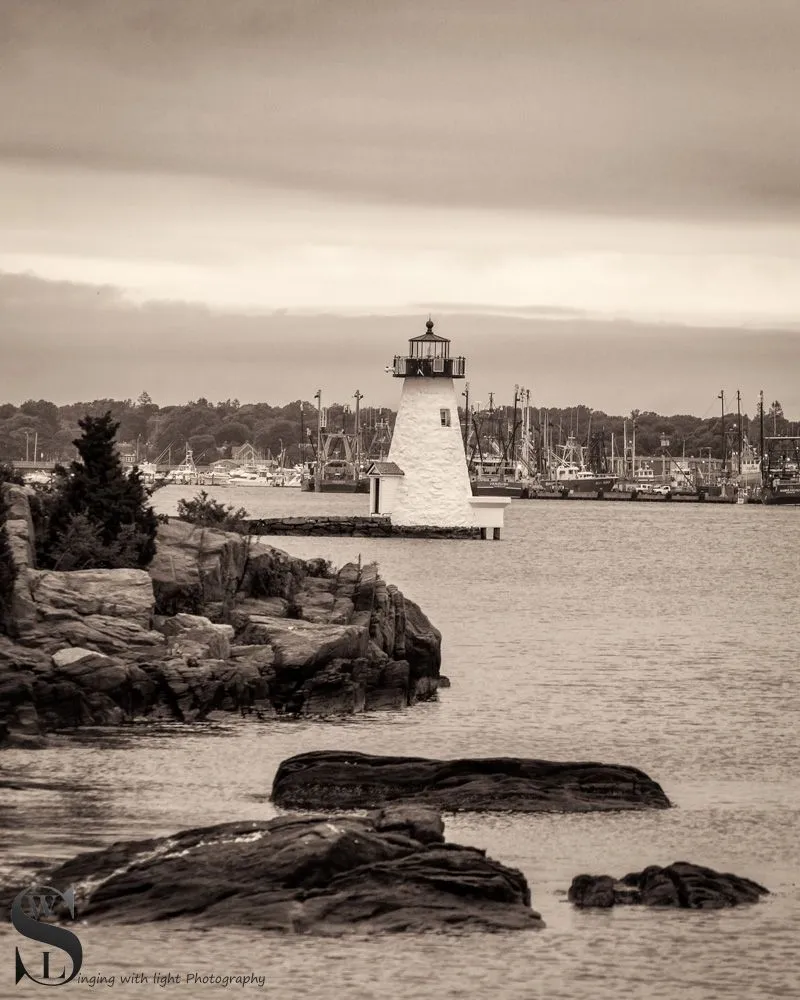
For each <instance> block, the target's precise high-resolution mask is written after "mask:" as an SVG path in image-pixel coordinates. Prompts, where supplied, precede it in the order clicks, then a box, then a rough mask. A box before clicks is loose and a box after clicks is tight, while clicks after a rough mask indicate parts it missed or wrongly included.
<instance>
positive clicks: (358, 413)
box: [353, 389, 364, 481]
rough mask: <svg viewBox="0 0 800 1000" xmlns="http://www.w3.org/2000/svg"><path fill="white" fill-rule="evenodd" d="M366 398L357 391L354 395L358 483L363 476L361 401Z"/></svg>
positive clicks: (356, 475) (354, 429)
mask: <svg viewBox="0 0 800 1000" xmlns="http://www.w3.org/2000/svg"><path fill="white" fill-rule="evenodd" d="M363 398H364V396H363V395H362V394H361V393H360V392H359V391H358V389H356V391H355V392H354V393H353V399H355V401H356V417H355V427H354V428H353V433H354V435H355V439H356V455H355V458H356V468H355V479H356V481H358V477H359V476H360V475H361V423H360V417H361V408H360V404H361V400H362V399H363Z"/></svg>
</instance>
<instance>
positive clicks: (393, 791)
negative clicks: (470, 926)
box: [272, 750, 671, 812]
mask: <svg viewBox="0 0 800 1000" xmlns="http://www.w3.org/2000/svg"><path fill="white" fill-rule="evenodd" d="M272 799H273V801H274V802H275V803H277V804H278V805H280V806H285V807H287V808H293V809H367V808H373V807H375V806H380V805H383V804H385V803H389V802H393V801H398V800H402V801H412V802H420V803H423V804H425V805H429V806H432V807H434V808H437V809H442V810H445V811H447V812H455V811H460V810H471V811H475V812H489V811H515V812H595V811H609V810H619V809H666V808H669V806H670V805H671V803H670V801H669V799H668V798H667V796H666V795H665V794H664V791H663V789H662V788H661V786H660V785H659V784H658V783H657V782H655V781H653V779H652V778H650V777H648V775H646V774H645V773H644V771H640V770H638V769H637V768H635V767H626V766H623V765H620V764H598V763H560V762H556V761H546V760H527V759H525V758H521V757H495V758H485V759H481V758H476V759H469V758H465V759H461V760H429V759H426V758H424V757H382V756H374V755H371V754H363V753H348V752H346V751H339V750H317V751H313V752H311V753H304V754H299V755H298V756H296V757H290V758H289V759H288V760H285V761H283V762H282V763H281V765H280V767H279V768H278V771H277V773H276V775H275V780H274V782H273V785H272Z"/></svg>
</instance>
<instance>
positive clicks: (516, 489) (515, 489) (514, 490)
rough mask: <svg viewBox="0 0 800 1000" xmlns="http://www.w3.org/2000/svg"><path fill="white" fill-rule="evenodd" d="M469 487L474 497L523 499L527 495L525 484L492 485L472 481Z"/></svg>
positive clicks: (527, 488)
mask: <svg viewBox="0 0 800 1000" xmlns="http://www.w3.org/2000/svg"><path fill="white" fill-rule="evenodd" d="M470 485H471V487H472V495H473V496H474V497H517V498H520V499H524V498H526V497H527V496H528V495H529V487H528V485H527V483H492V482H488V481H486V482H482V481H481V480H480V479H477V480H475V479H473V480H472V482H471V483H470Z"/></svg>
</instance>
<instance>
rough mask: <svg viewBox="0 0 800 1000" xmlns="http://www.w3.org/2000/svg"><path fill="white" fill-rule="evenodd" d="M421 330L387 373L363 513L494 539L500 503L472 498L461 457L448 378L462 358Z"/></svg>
mask: <svg viewBox="0 0 800 1000" xmlns="http://www.w3.org/2000/svg"><path fill="white" fill-rule="evenodd" d="M433 325H434V324H433V320H431V319H429V320H428V322H427V323H426V331H425V333H424V334H422V335H421V336H419V337H412V338H411V339H410V340H409V342H408V353H407V354H405V355H397V356H395V359H394V362H393V364H392V365H391V366H390V367H389V368H388V369H387V371H389V372H391V374H392V375H393V377H394V378H401V379H402V380H403V391H402V395H401V397H400V407H399V409H398V411H397V420H396V421H395V426H394V433H393V435H392V443H391V447H390V449H389V455H388V459H387V461H386V462H375V463H373V465H372V467H371V468H370V470H369V475H370V512H371V513H372V514H388V515H389V516H390V518H391V521H392V524H393V525H398V526H419V527H424V526H429V527H437V528H481V529H482V531H481V534H482V535H484V536H485V535H486V532H487V531H488V530H489V529H492V530H493V537H494V538H499V537H500V528H501V527H502V525H503V512H504V510H505V508H506V506H507V505H508V504H509V503H510V502H511V501H510V499H509V498H508V497H473V495H472V487H471V485H470V480H469V471H468V469H467V459H466V455H465V454H464V443H463V440H462V437H461V425H460V423H459V419H458V399H457V396H456V390H455V386H454V384H453V380H454V379H462V378H464V376H465V374H466V360H465V359H464V358H463V357H451V356H450V341H449V340H447V339H446V338H445V337H440V336H438V335H437V334H435V333H434V332H433Z"/></svg>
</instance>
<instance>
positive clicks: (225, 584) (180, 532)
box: [148, 521, 248, 615]
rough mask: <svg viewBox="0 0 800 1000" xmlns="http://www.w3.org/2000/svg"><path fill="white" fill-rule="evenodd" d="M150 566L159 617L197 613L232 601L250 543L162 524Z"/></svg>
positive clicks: (188, 526) (239, 537)
mask: <svg viewBox="0 0 800 1000" xmlns="http://www.w3.org/2000/svg"><path fill="white" fill-rule="evenodd" d="M156 544H157V550H156V555H155V558H154V559H153V561H152V563H151V564H150V566H149V570H148V572H149V574H150V577H151V579H152V581H153V589H154V591H155V600H156V610H157V611H158V612H159V613H160V614H173V615H174V614H176V613H178V612H181V611H187V612H190V613H191V612H197V611H200V610H201V609H202V607H203V605H204V604H205V603H206V602H209V601H223V602H227V601H232V600H233V597H234V595H235V594H236V591H237V589H238V587H239V584H240V582H241V581H242V579H243V576H244V571H245V566H246V565H247V559H248V545H247V541H246V539H245V538H244V537H243V536H242V535H240V534H238V533H237V532H232V531H219V530H217V529H214V528H202V527H199V526H197V525H194V524H189V523H188V522H186V521H170V522H169V523H168V524H159V526H158V538H157V540H156Z"/></svg>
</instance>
